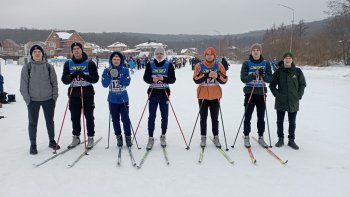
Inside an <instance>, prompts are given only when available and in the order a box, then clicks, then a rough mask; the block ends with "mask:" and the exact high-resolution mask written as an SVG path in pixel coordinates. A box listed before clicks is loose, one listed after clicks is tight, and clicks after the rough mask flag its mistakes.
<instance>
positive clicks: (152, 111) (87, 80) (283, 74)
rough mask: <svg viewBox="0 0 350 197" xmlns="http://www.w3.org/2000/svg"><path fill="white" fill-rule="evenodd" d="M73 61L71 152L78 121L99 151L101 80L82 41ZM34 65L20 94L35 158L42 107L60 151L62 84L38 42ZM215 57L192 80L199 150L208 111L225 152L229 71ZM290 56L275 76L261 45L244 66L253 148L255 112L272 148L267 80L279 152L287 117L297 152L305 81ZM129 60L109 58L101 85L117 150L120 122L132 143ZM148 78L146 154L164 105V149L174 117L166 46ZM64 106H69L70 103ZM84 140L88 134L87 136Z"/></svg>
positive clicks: (210, 51)
mask: <svg viewBox="0 0 350 197" xmlns="http://www.w3.org/2000/svg"><path fill="white" fill-rule="evenodd" d="M71 51H72V54H73V57H72V59H70V60H68V61H66V62H65V64H64V67H63V74H62V77H61V80H62V82H63V83H64V84H66V85H69V88H68V98H69V101H68V104H69V110H70V113H71V121H72V134H73V139H72V142H71V144H70V145H69V146H68V148H73V147H75V146H77V145H79V144H80V143H81V140H80V135H81V130H82V128H81V124H80V121H81V116H82V113H83V116H84V117H85V118H86V128H87V136H88V139H87V148H88V149H91V148H92V147H93V146H94V135H95V124H94V108H95V101H94V94H95V91H94V88H93V84H95V83H97V82H98V80H99V75H98V72H97V66H96V64H95V63H94V62H93V61H92V60H90V59H88V57H87V55H86V53H85V52H84V51H83V47H82V45H81V44H80V43H78V42H74V43H73V44H72V45H71ZM30 55H31V62H29V63H28V64H26V65H25V66H23V68H22V72H21V83H20V91H21V94H22V96H23V99H24V100H25V102H26V104H27V108H28V119H29V125H28V131H29V139H30V143H31V146H30V154H37V153H38V151H37V143H36V133H37V123H38V116H39V109H40V107H42V108H43V110H44V115H45V120H46V126H47V131H48V136H49V147H50V148H53V149H54V150H57V149H59V148H60V146H59V145H58V144H57V143H56V141H55V139H54V138H55V132H54V120H53V117H54V110H55V105H56V101H57V98H58V83H57V76H56V73H55V69H54V67H53V66H52V65H50V64H49V63H48V62H47V61H46V59H45V58H44V50H43V48H42V47H41V46H39V45H34V46H33V47H32V48H31V50H30ZM216 58H217V54H216V51H215V49H214V48H212V47H208V48H207V49H206V50H205V51H204V54H203V61H202V62H199V63H197V64H196V65H195V68H194V74H193V80H194V82H195V83H196V84H198V88H197V98H198V105H199V114H200V135H201V142H200V146H201V147H205V146H206V136H207V117H208V109H209V110H210V116H211V122H212V133H213V136H214V138H213V141H214V144H215V146H216V147H218V148H221V144H220V140H219V121H218V116H219V111H220V110H221V108H220V99H221V98H222V89H221V85H224V84H226V83H227V81H228V76H227V74H226V70H227V69H226V68H225V67H224V66H223V64H222V63H220V62H217V61H216ZM293 58H294V56H293V54H292V53H291V52H286V53H284V55H283V60H282V61H280V62H279V68H278V69H277V70H276V71H275V73H274V74H273V75H272V71H271V65H270V63H269V62H268V61H266V60H264V58H263V56H262V46H261V45H260V44H257V43H256V44H253V45H252V46H251V48H250V56H249V58H248V60H247V61H245V62H244V63H243V64H242V68H241V81H242V82H243V83H245V87H244V89H243V91H244V95H245V98H244V129H243V133H244V145H245V146H246V147H247V148H249V147H250V142H249V139H250V138H249V133H250V132H251V123H250V122H251V117H252V114H253V111H254V108H255V106H256V108H257V117H258V121H257V129H258V135H259V139H258V141H259V144H260V145H262V146H263V147H266V148H267V147H268V145H267V144H266V142H265V141H264V137H263V135H264V132H265V121H264V119H265V112H266V93H267V86H266V83H270V86H269V87H270V89H271V91H272V94H273V95H274V96H275V109H276V111H277V134H278V138H279V140H278V142H277V143H276V147H281V146H283V145H284V132H283V121H284V116H285V112H288V118H289V135H288V138H289V141H288V145H289V146H290V147H292V148H293V149H298V148H299V147H298V146H297V145H296V143H295V141H294V139H295V127H296V126H295V124H296V123H295V122H296V115H297V111H298V110H299V100H300V99H301V98H302V96H303V93H304V89H305V87H306V82H305V78H304V75H303V73H302V71H301V70H300V68H297V67H296V66H295V64H294V61H293ZM124 64H125V58H124V56H123V54H122V53H121V52H119V51H115V52H113V53H112V54H111V55H110V58H109V67H107V68H105V69H104V71H103V74H102V86H103V87H105V88H109V94H108V98H107V100H108V103H109V111H110V117H111V119H112V122H113V128H114V132H115V135H116V139H117V146H118V147H122V146H123V137H122V129H121V124H120V120H121V121H122V123H123V130H124V136H125V137H124V139H125V143H126V146H128V147H131V146H132V141H133V140H132V135H131V121H130V117H129V97H128V93H127V87H128V86H129V85H130V80H131V78H130V74H129V69H128V68H126V67H125V65H124ZM143 79H144V81H145V82H146V83H148V84H149V88H148V90H147V94H148V103H149V105H148V109H149V117H148V136H149V139H148V143H147V146H146V149H147V150H151V149H152V147H153V145H154V130H155V119H156V112H157V108H158V105H159V108H160V112H161V136H160V144H161V146H162V147H166V145H167V143H166V133H167V127H168V116H169V102H170V100H169V97H170V93H171V91H170V87H169V84H173V83H175V81H176V76H175V68H174V65H173V64H172V63H171V62H169V61H168V60H167V59H166V53H165V49H164V48H162V47H159V48H156V49H155V51H154V60H152V61H149V62H148V63H147V64H146V69H145V72H144V76H143ZM68 104H67V105H68ZM84 135H85V134H84Z"/></svg>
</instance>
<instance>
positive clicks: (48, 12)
mask: <svg viewBox="0 0 350 197" xmlns="http://www.w3.org/2000/svg"><path fill="white" fill-rule="evenodd" d="M327 1H328V0H215V1H208V0H176V1H166V0H127V1H111V0H98V1H86V0H74V1H72V0H56V1H53V0H35V3H34V1H27V0H1V3H0V10H1V11H0V19H1V20H0V28H20V27H26V28H38V29H69V30H76V31H79V32H135V33H156V34H209V35H226V34H238V33H245V32H249V31H254V30H265V29H268V28H270V27H271V26H272V25H273V24H277V25H279V24H281V23H285V24H291V22H292V18H293V12H292V10H290V9H287V8H285V7H282V6H281V5H285V6H288V7H290V8H293V9H294V10H295V12H294V15H295V19H294V21H295V23H297V22H298V21H299V20H302V19H303V20H305V21H306V22H311V21H315V20H322V19H325V18H327V17H328V15H327V14H325V13H324V11H326V10H327Z"/></svg>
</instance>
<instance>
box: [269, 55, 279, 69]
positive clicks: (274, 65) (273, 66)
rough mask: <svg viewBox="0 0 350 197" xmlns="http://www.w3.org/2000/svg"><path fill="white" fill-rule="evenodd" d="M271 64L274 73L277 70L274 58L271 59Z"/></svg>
mask: <svg viewBox="0 0 350 197" xmlns="http://www.w3.org/2000/svg"><path fill="white" fill-rule="evenodd" d="M271 64H272V70H273V72H275V71H276V70H277V69H278V60H277V58H276V57H274V58H273V60H272V62H271Z"/></svg>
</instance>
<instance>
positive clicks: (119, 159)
mask: <svg viewBox="0 0 350 197" xmlns="http://www.w3.org/2000/svg"><path fill="white" fill-rule="evenodd" d="M118 149H119V150H118V161H117V165H118V166H119V165H120V163H121V162H122V147H119V148H118Z"/></svg>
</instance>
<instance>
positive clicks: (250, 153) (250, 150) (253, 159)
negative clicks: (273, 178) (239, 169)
mask: <svg viewBox="0 0 350 197" xmlns="http://www.w3.org/2000/svg"><path fill="white" fill-rule="evenodd" d="M247 150H248V153H249V157H250V160H251V161H252V163H253V164H256V159H255V157H254V155H253V152H252V149H251V148H247Z"/></svg>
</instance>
